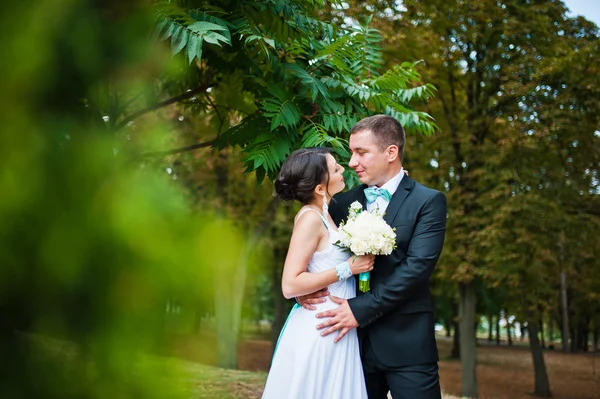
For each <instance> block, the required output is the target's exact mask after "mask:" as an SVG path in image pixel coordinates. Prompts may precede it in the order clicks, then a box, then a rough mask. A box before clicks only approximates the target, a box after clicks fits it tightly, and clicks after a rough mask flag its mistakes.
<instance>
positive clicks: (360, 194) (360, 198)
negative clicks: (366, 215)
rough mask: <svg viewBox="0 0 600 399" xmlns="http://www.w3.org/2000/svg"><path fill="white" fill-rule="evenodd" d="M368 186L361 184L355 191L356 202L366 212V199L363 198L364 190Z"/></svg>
mask: <svg viewBox="0 0 600 399" xmlns="http://www.w3.org/2000/svg"><path fill="white" fill-rule="evenodd" d="M367 187H368V186H367V185H366V184H361V185H360V186H359V189H358V190H357V191H358V193H357V196H356V201H358V202H360V203H361V204H362V206H363V209H364V210H366V209H367V197H365V188H367Z"/></svg>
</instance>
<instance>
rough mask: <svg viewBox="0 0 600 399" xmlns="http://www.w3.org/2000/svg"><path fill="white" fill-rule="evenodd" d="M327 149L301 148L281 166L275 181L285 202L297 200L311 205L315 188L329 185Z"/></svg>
mask: <svg viewBox="0 0 600 399" xmlns="http://www.w3.org/2000/svg"><path fill="white" fill-rule="evenodd" d="M327 154H329V150H328V149H327V148H322V147H315V148H301V149H299V150H296V151H294V152H292V153H291V154H290V156H289V157H288V158H287V159H286V160H285V162H284V163H283V165H281V170H280V171H279V175H278V176H277V178H276V179H275V192H276V193H277V195H279V197H281V199H282V200H284V201H293V200H297V201H299V202H301V203H302V204H307V203H309V202H310V201H311V200H312V199H313V196H314V191H315V187H317V186H318V185H319V184H322V183H324V182H325V184H326V185H329V168H328V167H327V157H326V155H327Z"/></svg>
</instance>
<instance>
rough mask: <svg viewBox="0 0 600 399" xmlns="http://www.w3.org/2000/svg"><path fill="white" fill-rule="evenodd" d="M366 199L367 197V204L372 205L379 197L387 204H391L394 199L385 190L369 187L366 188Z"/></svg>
mask: <svg viewBox="0 0 600 399" xmlns="http://www.w3.org/2000/svg"><path fill="white" fill-rule="evenodd" d="M365 197H367V202H369V204H370V203H372V202H375V200H377V197H381V198H383V199H384V200H385V201H386V202H390V200H391V199H392V194H390V192H389V191H388V190H386V189H385V188H379V187H369V188H365Z"/></svg>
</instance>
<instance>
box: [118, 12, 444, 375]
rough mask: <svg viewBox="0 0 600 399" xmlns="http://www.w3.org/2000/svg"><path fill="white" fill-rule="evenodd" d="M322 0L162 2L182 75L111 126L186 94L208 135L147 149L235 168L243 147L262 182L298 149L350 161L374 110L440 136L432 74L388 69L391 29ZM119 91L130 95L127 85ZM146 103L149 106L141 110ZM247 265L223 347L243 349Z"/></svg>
mask: <svg viewBox="0 0 600 399" xmlns="http://www.w3.org/2000/svg"><path fill="white" fill-rule="evenodd" d="M322 4H323V3H322V2H321V1H313V2H300V1H285V2H281V1H264V2H255V1H221V2H217V3H215V2H213V3H211V5H207V4H205V2H188V1H186V2H163V1H159V2H156V3H155V4H154V7H155V10H156V13H157V14H158V21H157V23H156V27H155V31H154V38H155V39H156V40H166V41H167V42H168V43H169V47H170V51H171V53H172V55H173V56H174V61H173V64H174V65H176V67H177V69H180V70H181V71H182V72H181V73H180V74H179V75H177V76H174V77H173V76H166V77H165V76H162V77H160V79H159V80H158V81H159V82H160V86H162V87H161V90H159V91H158V93H161V92H165V93H171V94H170V95H172V96H173V97H171V98H170V99H166V100H161V101H157V100H154V101H153V102H152V103H150V104H145V105H144V104H142V105H140V103H141V102H142V100H139V101H138V100H136V99H135V98H133V99H132V100H128V101H120V104H122V105H120V106H117V107H113V109H114V112H113V114H111V115H109V117H108V119H109V120H110V121H112V122H111V124H112V130H113V131H117V132H121V131H123V130H124V131H127V129H130V128H131V126H132V123H134V122H135V121H136V119H137V118H139V117H140V116H142V115H146V114H148V113H150V112H152V111H155V110H157V109H158V108H161V107H164V106H167V105H170V104H173V103H179V104H181V105H184V107H185V108H187V109H188V110H189V111H190V112H193V113H195V114H196V117H198V118H200V119H203V120H208V121H210V122H209V123H208V124H204V126H203V127H204V129H203V130H204V131H203V132H202V134H200V135H198V134H186V135H185V136H183V137H182V138H181V141H182V142H183V143H184V144H183V145H182V146H178V147H176V148H174V149H171V150H166V151H163V150H160V151H157V149H148V151H146V152H145V154H146V155H152V156H164V155H174V154H181V153H184V152H187V151H190V150H194V149H198V148H204V147H212V148H214V149H215V150H217V151H219V155H218V156H217V157H218V158H220V159H221V163H222V164H223V165H225V164H226V163H227V162H226V160H225V159H224V154H225V153H226V151H228V148H229V147H236V148H239V149H240V150H241V152H242V154H243V162H244V164H245V167H246V171H247V172H250V171H255V172H256V176H257V180H258V182H259V183H260V182H261V181H262V180H263V179H264V177H265V176H269V177H270V178H273V177H274V176H275V174H276V173H277V171H278V168H279V165H280V164H281V162H282V161H283V160H284V159H285V157H286V156H287V155H288V154H289V153H290V151H292V150H293V149H295V148H298V147H300V146H309V147H310V146H319V145H329V146H332V147H333V148H334V150H335V151H337V152H338V153H339V154H340V155H341V156H343V157H344V158H346V159H347V158H348V155H349V153H348V150H347V142H346V140H345V138H344V137H345V134H346V132H347V131H348V130H349V129H350V127H351V126H352V125H353V124H354V123H355V122H356V121H357V120H358V119H360V118H362V117H364V116H367V115H370V114H371V113H377V112H386V113H388V114H390V115H393V116H394V117H396V118H397V119H398V120H399V121H400V122H401V123H402V124H403V125H404V126H405V127H406V128H407V129H409V130H411V131H414V132H417V133H422V134H430V133H432V132H433V131H434V129H435V125H434V124H433V122H432V121H431V118H430V117H429V116H428V115H427V114H426V113H424V112H421V111H416V110H414V109H413V108H412V107H411V106H410V104H411V103H412V102H415V101H422V100H425V99H427V98H429V97H430V96H431V95H432V94H433V90H434V89H433V87H432V86H431V85H428V84H425V83H423V82H422V81H421V79H420V76H419V74H418V73H417V72H416V70H415V64H411V63H403V64H401V65H397V66H393V67H391V68H390V69H389V70H387V71H384V72H383V73H380V70H381V52H380V49H379V48H378V46H377V43H378V42H379V41H380V36H379V35H378V33H377V31H376V30H374V29H372V28H370V27H369V19H367V21H366V23H365V24H362V25H361V24H359V25H356V26H353V27H349V28H345V29H342V28H340V27H338V26H336V25H334V24H332V23H330V22H321V21H319V20H318V19H316V18H315V16H316V15H317V14H318V10H319V7H320V6H321V5H322ZM186 64H189V65H186ZM157 86H158V85H157ZM110 97H111V98H113V99H114V98H117V99H118V98H126V97H127V92H123V93H113V94H112V95H111V96H110ZM117 102H119V101H117ZM136 106H137V107H138V108H139V110H137V111H132V110H131V109H135V107H136ZM120 134H122V133H120ZM127 134H130V132H128V133H127ZM199 136H200V137H199ZM191 137H193V138H194V139H195V140H197V139H198V138H201V141H200V142H197V141H196V142H194V141H193V140H192V139H190V138H191ZM171 162H177V159H176V158H175V160H173V161H171ZM171 169H172V168H171ZM216 174H217V175H218V176H220V178H219V183H218V184H217V187H225V185H226V182H227V181H228V173H227V168H226V167H221V168H217V169H216ZM347 177H348V181H349V182H352V181H353V179H352V178H354V180H355V179H356V178H355V176H353V175H351V174H348V176H347ZM217 196H218V198H219V200H220V201H219V202H220V203H221V204H223V205H225V206H224V207H222V208H221V210H222V211H223V212H225V214H227V215H228V216H230V217H231V216H233V215H234V214H236V212H235V211H233V208H235V206H234V207H233V208H232V207H230V206H229V205H230V204H231V197H229V196H227V194H226V192H224V191H219V190H218V191H217ZM273 205H276V204H275V203H273ZM269 209H270V211H269V212H266V213H264V218H263V220H262V221H261V222H258V223H257V225H258V226H259V227H258V228H255V227H254V226H252V227H251V228H250V229H248V231H252V232H254V233H252V234H250V239H249V240H248V243H247V248H248V249H250V248H253V247H254V246H255V243H256V240H258V239H259V238H260V237H261V236H262V232H263V231H269V229H268V223H269V222H271V220H272V219H273V218H272V215H273V212H274V211H273V209H274V207H273V208H269ZM246 255H247V253H245V255H243V256H242V257H241V258H247V256H246ZM246 270H247V266H246V263H245V262H242V261H240V262H238V268H237V269H236V270H235V271H234V272H232V275H234V276H237V277H238V279H237V280H236V281H237V283H235V285H236V287H237V288H235V289H233V290H232V291H231V292H233V293H235V295H234V296H235V299H234V300H233V301H232V302H231V303H230V305H231V306H230V308H229V309H233V310H234V313H235V314H234V315H230V314H229V311H230V310H227V309H226V308H222V311H223V312H224V313H221V312H219V313H218V314H217V319H218V320H224V323H225V324H223V328H222V330H223V334H220V335H219V337H223V339H224V337H230V339H228V340H227V344H226V345H220V346H219V347H220V348H223V350H224V351H229V352H231V351H234V350H235V346H236V345H235V339H236V338H235V337H237V334H236V331H237V327H236V326H237V320H239V318H238V316H239V310H240V309H241V301H242V298H243V292H244V290H243V288H244V283H243V281H244V276H245V275H246ZM217 302H219V303H223V301H222V300H220V301H215V303H217ZM236 314H237V315H238V316H236ZM218 324H220V322H219V321H218ZM221 358H222V359H228V360H224V363H221V365H222V366H224V367H236V361H235V355H234V354H232V353H223V355H222V356H220V359H221Z"/></svg>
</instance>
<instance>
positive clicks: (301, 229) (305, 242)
mask: <svg viewBox="0 0 600 399" xmlns="http://www.w3.org/2000/svg"><path fill="white" fill-rule="evenodd" d="M327 234H328V233H327V229H326V228H325V226H324V225H323V221H322V220H321V218H320V217H319V215H318V214H317V213H316V212H306V213H305V214H304V215H302V217H300V218H299V219H298V221H297V222H296V224H295V226H294V230H293V232H292V239H291V240H290V247H289V249H288V253H287V256H286V258H285V264H284V266H283V275H282V278H281V290H282V291H283V296H284V297H286V298H288V299H289V298H293V297H296V296H300V295H305V294H308V293H311V292H314V291H317V290H319V289H321V288H325V287H327V286H328V285H330V284H333V283H334V282H336V281H338V277H337V274H336V271H335V269H329V270H325V271H323V272H320V273H308V272H307V271H306V266H307V265H308V262H309V261H310V258H311V257H312V256H313V254H314V253H315V251H316V250H317V247H318V245H319V242H320V241H321V239H322V238H324V237H325V238H326V237H327Z"/></svg>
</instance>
